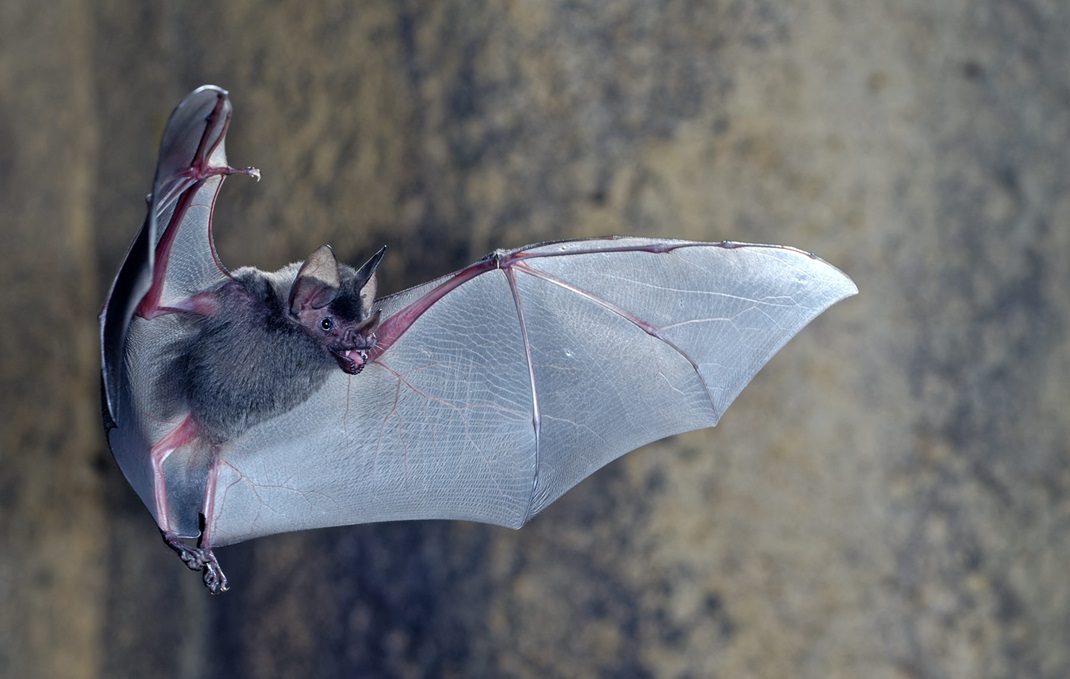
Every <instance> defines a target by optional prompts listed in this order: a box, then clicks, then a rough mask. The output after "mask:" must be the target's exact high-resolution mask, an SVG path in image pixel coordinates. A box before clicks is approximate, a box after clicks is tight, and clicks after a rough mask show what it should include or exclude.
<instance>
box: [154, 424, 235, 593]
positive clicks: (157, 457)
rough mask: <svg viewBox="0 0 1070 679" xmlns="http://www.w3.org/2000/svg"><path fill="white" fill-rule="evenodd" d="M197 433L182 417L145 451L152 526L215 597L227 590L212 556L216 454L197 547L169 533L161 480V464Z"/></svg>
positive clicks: (223, 576) (207, 481) (207, 487)
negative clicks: (153, 510)
mask: <svg viewBox="0 0 1070 679" xmlns="http://www.w3.org/2000/svg"><path fill="white" fill-rule="evenodd" d="M199 433H200V431H199V429H198V427H197V422H196V421H195V420H194V419H193V418H192V417H191V416H186V418H185V419H183V420H182V422H180V423H179V425H178V426H177V427H175V428H174V429H172V430H171V431H170V432H168V433H167V434H166V435H165V436H164V437H163V438H161V439H160V440H159V441H158V442H157V443H156V445H154V446H153V447H152V449H151V450H150V451H149V459H150V460H151V461H152V474H153V489H154V491H155V495H156V522H157V524H158V525H159V526H160V533H162V534H163V541H164V543H165V544H166V545H167V546H168V547H170V548H171V549H173V550H174V551H175V552H176V553H177V554H178V557H179V558H180V559H182V562H183V563H184V564H186V566H187V567H188V568H189V569H190V570H194V571H203V572H204V585H205V587H207V588H208V590H209V591H210V592H211V593H212V594H219V593H220V592H225V591H226V590H227V589H228V584H227V576H226V575H224V574H223V569H222V568H220V567H219V561H218V560H217V559H216V557H215V554H213V553H212V546H211V545H212V543H211V535H210V530H211V529H210V527H211V523H212V517H213V514H214V509H215V479H216V471H217V469H218V467H219V460H218V455H217V454H216V451H213V452H212V462H211V466H209V468H208V478H207V480H206V481H205V488H204V505H203V507H202V509H203V513H202V514H201V521H202V525H201V535H200V538H199V539H198V541H197V546H196V547H193V546H191V545H188V544H186V543H185V542H184V541H183V539H182V538H183V536H181V535H179V534H178V533H177V532H176V531H174V530H172V529H171V518H170V515H169V510H168V506H167V480H166V479H165V478H164V473H163V464H164V461H165V460H167V457H168V456H169V455H170V454H171V453H173V452H174V451H176V450H178V449H179V448H181V447H182V446H184V445H186V444H187V443H190V442H191V441H193V440H194V439H195V438H197V436H198V435H199Z"/></svg>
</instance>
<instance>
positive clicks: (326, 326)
mask: <svg viewBox="0 0 1070 679" xmlns="http://www.w3.org/2000/svg"><path fill="white" fill-rule="evenodd" d="M333 327H334V321H332V320H331V319H330V318H324V319H323V320H322V321H320V328H322V329H323V330H324V331H327V330H330V329H331V328H333Z"/></svg>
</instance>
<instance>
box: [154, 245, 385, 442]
mask: <svg viewBox="0 0 1070 679" xmlns="http://www.w3.org/2000/svg"><path fill="white" fill-rule="evenodd" d="M300 268H301V263H296V264H290V265H288V266H286V267H283V268H282V269H280V270H278V271H275V272H264V271H260V270H259V269H255V268H252V267H244V268H241V269H238V270H236V271H234V272H233V273H232V275H231V276H232V278H231V280H228V281H226V282H225V283H222V284H220V285H219V286H218V287H217V288H216V289H215V290H213V291H211V292H210V293H208V294H209V295H210V300H211V301H210V303H209V304H207V305H206V306H207V307H208V308H209V309H210V311H209V312H208V313H206V314H203V315H201V314H190V315H189V317H188V319H187V321H186V322H187V323H189V325H190V326H191V327H190V331H189V333H188V334H185V337H184V339H182V340H180V341H179V342H177V343H176V345H175V346H174V347H173V350H172V356H173V360H174V363H173V366H174V375H175V377H176V378H177V379H178V380H179V383H180V387H179V389H178V394H177V395H178V396H179V397H180V398H181V397H182V396H184V397H185V400H186V405H187V407H188V408H189V410H190V412H191V413H192V414H193V417H194V419H195V420H196V421H197V424H198V425H199V427H200V431H201V435H202V436H203V437H204V438H205V440H207V441H210V442H214V443H219V442H223V441H227V440H230V439H233V438H235V437H237V436H240V435H241V434H242V433H243V432H244V431H245V430H246V429H248V428H249V427H252V426H253V425H256V424H258V423H260V422H263V421H265V420H267V419H270V418H272V417H274V416H276V415H279V414H281V413H284V412H286V411H288V410H290V409H292V408H294V407H296V406H298V405H300V404H301V403H303V402H304V401H305V400H306V399H308V397H309V396H311V395H312V393H313V392H314V391H315V390H316V389H318V388H319V387H320V386H321V385H322V384H323V382H324V381H325V380H326V379H327V376H328V375H329V374H330V371H331V370H335V369H338V367H339V366H338V364H337V363H336V358H335V357H334V355H333V354H332V353H331V351H330V348H329V339H330V338H327V337H324V336H323V335H322V333H318V332H317V328H309V327H306V326H305V325H303V324H301V323H300V322H299V321H298V320H297V319H296V318H295V317H294V316H293V315H292V314H290V313H289V308H290V294H291V290H292V288H293V285H294V283H295V281H296V280H298V278H299V271H300ZM363 272H364V269H362V270H361V272H358V271H357V270H356V269H353V268H352V267H350V266H347V265H345V264H339V265H338V274H339V278H340V280H341V285H340V286H339V287H338V289H337V292H336V294H335V296H334V298H333V300H332V301H331V303H330V304H329V305H328V306H327V307H325V308H324V309H323V310H322V311H323V315H329V316H331V318H332V319H333V321H334V322H335V323H336V324H339V327H342V325H343V324H344V325H349V326H356V325H359V324H360V323H361V322H363V321H365V320H366V319H367V318H369V317H370V315H371V314H372V313H373V310H372V308H371V301H370V300H369V299H367V296H366V295H365V296H362V295H361V292H362V290H363V289H364V288H365V287H366V286H367V285H369V283H370V281H369V276H368V275H364V276H362V275H361V273H363ZM370 278H371V279H372V281H373V280H374V273H372V274H370ZM370 284H371V285H374V282H371V283H370Z"/></svg>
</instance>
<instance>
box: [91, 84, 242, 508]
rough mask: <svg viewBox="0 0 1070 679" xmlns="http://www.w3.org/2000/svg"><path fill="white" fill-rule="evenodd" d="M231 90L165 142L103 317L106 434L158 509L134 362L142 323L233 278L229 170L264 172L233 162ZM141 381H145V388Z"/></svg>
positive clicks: (198, 107)
mask: <svg viewBox="0 0 1070 679" xmlns="http://www.w3.org/2000/svg"><path fill="white" fill-rule="evenodd" d="M230 114H231V105H230V100H229V98H228V96H227V92H226V91H225V90H222V89H220V88H218V87H212V86H204V87H201V88H198V89H197V90H194V91H193V92H192V93H190V94H189V95H188V96H187V97H186V98H185V99H184V100H183V101H182V103H180V104H179V105H178V107H177V108H176V109H175V110H174V112H173V113H172V114H171V117H170V118H169V119H168V121H167V125H166V127H165V128H164V132H163V139H162V141H161V142H160V155H159V160H158V163H157V166H156V177H155V179H154V180H153V183H152V193H151V194H149V197H148V203H149V210H148V216H146V218H145V223H144V224H143V225H142V227H141V231H140V232H139V233H138V235H137V238H136V239H135V240H134V242H133V244H132V245H131V246H130V250H129V252H127V254H126V259H125V260H124V261H123V264H122V267H121V268H120V269H119V273H118V275H117V276H116V277H115V281H114V282H113V283H112V287H111V290H110V292H109V293H108V297H107V299H106V300H105V302H104V307H103V309H102V310H101V312H100V345H101V366H102V371H101V378H102V380H101V381H102V396H103V411H104V422H105V429H106V430H107V431H108V436H109V443H110V444H111V449H112V451H113V453H114V454H115V456H116V459H117V461H118V462H119V466H120V467H121V468H122V470H123V473H124V474H125V475H126V478H127V480H128V481H129V482H130V484H131V485H132V486H133V487H134V489H135V490H136V491H137V492H138V495H140V496H141V498H142V500H143V501H144V502H145V504H146V505H147V506H148V507H150V508H152V507H153V505H154V502H153V501H152V498H153V488H152V485H153V484H152V478H151V472H150V471H149V469H148V466H147V464H148V460H147V457H146V453H145V451H147V450H148V448H149V445H150V444H149V438H150V437H151V433H150V432H147V431H145V422H144V420H145V417H146V413H143V412H137V408H136V406H135V404H134V399H133V398H132V395H133V392H134V390H137V389H142V388H144V387H145V385H144V384H143V381H141V380H133V381H132V380H131V378H130V372H131V370H132V369H133V370H136V369H137V368H138V366H131V362H132V361H133V362H137V361H138V360H139V356H132V353H139V355H140V361H141V362H142V363H144V362H145V361H151V360H152V359H153V356H152V355H151V354H152V352H151V348H150V350H149V351H145V352H128V351H127V342H128V341H130V330H131V326H132V324H134V323H135V319H137V318H142V319H147V318H154V317H156V316H158V315H160V314H166V313H167V312H168V311H170V310H173V309H189V308H190V307H191V306H192V305H193V304H194V301H193V300H194V298H193V297H192V296H193V295H195V294H196V293H198V292H200V291H203V290H205V289H207V288H209V287H211V286H212V285H215V284H216V283H218V282H219V281H221V280H224V279H225V278H226V277H227V272H226V270H225V269H224V268H223V266H222V265H221V264H220V263H219V260H218V258H217V257H216V254H215V248H214V246H213V243H212V210H213V207H214V205H215V199H216V194H217V193H218V191H219V187H220V185H221V184H222V182H223V178H224V177H225V176H226V175H227V174H232V173H235V172H240V173H245V174H251V175H253V176H258V173H257V171H256V170H254V169H253V168H246V169H241V170H236V169H234V168H230V167H228V166H227V159H226V152H225V150H224V147H223V140H224V137H225V135H226V131H227V126H228V125H229V123H230ZM135 382H136V383H135Z"/></svg>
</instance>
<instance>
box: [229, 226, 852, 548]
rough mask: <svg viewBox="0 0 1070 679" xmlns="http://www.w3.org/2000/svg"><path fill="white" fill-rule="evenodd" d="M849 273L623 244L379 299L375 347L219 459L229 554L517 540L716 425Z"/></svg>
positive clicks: (656, 244)
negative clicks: (574, 496) (502, 537)
mask: <svg viewBox="0 0 1070 679" xmlns="http://www.w3.org/2000/svg"><path fill="white" fill-rule="evenodd" d="M856 292H857V290H856V288H855V286H854V284H853V283H852V282H851V280H850V279H849V278H847V276H845V275H844V274H842V273H841V272H840V271H838V270H837V269H835V268H833V267H832V266H830V265H828V264H827V263H825V262H823V261H822V260H820V259H818V258H816V257H814V256H812V255H809V254H807V253H805V252H801V251H799V250H795V249H791V248H785V247H779V246H770V245H748V244H740V243H719V244H709V243H695V242H685V241H668V240H652V239H640V238H613V239H596V240H582V241H569V242H560V243H548V244H542V245H536V246H530V247H526V248H522V249H520V250H515V251H512V252H498V253H495V254H493V255H491V256H489V257H488V258H485V259H484V260H481V261H480V262H477V263H475V264H473V265H471V266H469V267H467V268H465V269H462V270H461V271H458V272H456V273H454V274H451V275H449V276H446V277H443V278H440V279H438V280H436V281H433V282H431V283H428V284H426V285H423V286H419V287H417V288H413V289H411V290H408V291H405V292H403V293H400V294H397V295H394V296H391V297H387V298H385V299H384V300H382V302H381V303H382V311H383V320H382V323H381V325H380V327H379V330H378V345H377V346H376V347H375V349H374V350H373V351H372V352H371V355H370V356H369V362H368V365H367V366H366V367H365V369H364V371H363V372H362V373H360V374H359V375H355V376H349V375H346V374H344V373H342V372H341V371H338V372H337V373H336V374H334V375H333V377H331V378H330V379H329V380H328V382H327V383H326V385H325V386H324V387H323V388H321V389H320V390H319V391H317V392H316V393H315V394H314V395H313V396H312V397H311V398H310V399H309V400H308V401H307V402H305V403H304V404H303V405H301V406H299V407H298V408H296V409H294V410H292V411H290V412H288V413H285V414H283V415H281V416H279V417H276V418H274V419H272V420H269V421H267V422H264V423H262V424H260V425H258V426H256V427H254V428H252V429H251V430H249V431H248V432H247V433H246V434H245V435H244V436H243V437H241V438H240V439H238V440H235V441H231V442H229V443H227V444H226V445H224V446H223V448H222V451H221V455H220V458H219V464H218V468H217V469H216V470H215V487H214V494H215V503H214V510H213V512H212V515H211V516H210V517H208V521H210V522H211V526H210V528H211V533H212V536H213V542H214V544H216V545H222V544H228V543H233V542H239V541H241V540H245V539H248V538H252V537H257V536H262V535H268V534H272V533H279V532H284V531H292V530H301V529H307V528H315V527H322V526H332V525H342V524H352V523H363V522H371V521H390V520H402V519H467V520H472V521H480V522H486V523H493V524H500V525H503V526H511V527H519V526H520V525H522V524H523V523H524V522H526V521H527V520H528V519H530V518H531V517H532V516H534V515H535V514H537V513H538V512H540V511H541V510H542V509H544V508H545V507H546V506H547V505H549V504H550V503H551V502H553V501H554V500H555V499H557V498H558V497H559V496H560V495H561V494H562V493H564V492H565V491H567V490H568V489H569V488H571V487H572V486H574V485H575V484H577V483H579V482H580V481H581V480H583V479H584V478H585V477H587V476H588V475H590V474H591V473H593V472H594V471H595V470H597V469H598V468H600V467H602V466H603V465H605V464H606V463H608V462H610V461H611V460H614V459H615V458H617V457H619V456H620V455H622V454H624V453H626V452H628V451H630V450H633V449H635V448H637V447H639V446H642V445H644V444H646V443H649V442H651V441H654V440H656V439H659V438H662V437H665V436H669V435H672V434H675V433H678V432H684V431H688V430H692V429H698V428H701V427H709V426H713V425H714V424H716V423H717V421H718V419H719V418H720V417H721V415H722V414H723V413H724V411H725V408H727V407H728V405H729V403H731V402H732V400H733V399H734V398H735V397H736V395H737V394H739V392H740V390H742V389H743V387H744V386H745V385H746V384H747V383H748V382H749V381H750V380H751V378H752V377H753V376H754V375H755V373H757V372H758V370H759V369H760V368H761V367H762V366H763V365H764V364H765V363H766V362H767V361H768V360H769V358H770V357H772V355H773V354H774V353H776V351H777V350H778V349H779V348H780V347H781V346H783V345H784V343H785V342H787V341H788V340H789V339H790V338H791V337H792V336H793V335H794V334H795V333H796V332H798V331H799V330H800V329H801V328H802V327H803V326H805V325H806V324H807V323H808V322H809V321H810V320H812V319H813V318H814V317H816V316H817V315H818V314H820V313H821V312H822V311H823V310H825V309H826V308H827V307H829V306H830V305H832V304H833V303H835V302H836V301H838V300H840V299H843V298H844V297H847V296H850V295H852V294H855V293H856Z"/></svg>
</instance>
